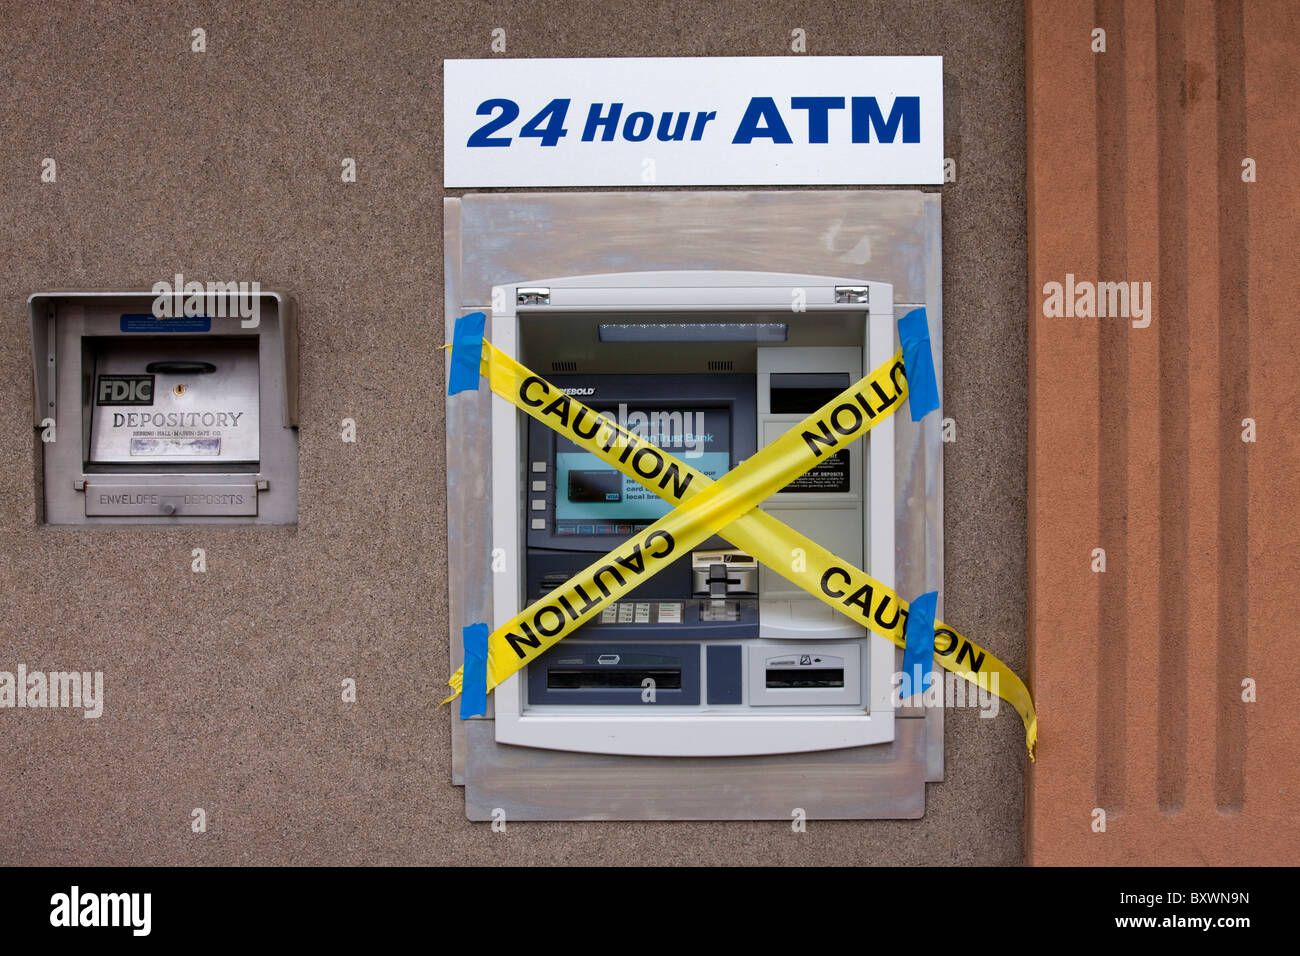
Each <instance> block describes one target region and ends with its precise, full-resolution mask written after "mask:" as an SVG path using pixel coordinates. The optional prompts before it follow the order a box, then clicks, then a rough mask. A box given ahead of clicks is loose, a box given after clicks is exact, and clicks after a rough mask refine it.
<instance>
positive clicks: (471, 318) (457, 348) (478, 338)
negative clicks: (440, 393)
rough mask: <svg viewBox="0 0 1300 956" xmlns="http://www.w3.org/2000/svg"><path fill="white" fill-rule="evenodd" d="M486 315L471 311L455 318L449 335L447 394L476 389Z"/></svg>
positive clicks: (481, 357)
mask: <svg viewBox="0 0 1300 956" xmlns="http://www.w3.org/2000/svg"><path fill="white" fill-rule="evenodd" d="M486 324H487V315H486V314H484V313H482V312H471V313H470V314H469V315H462V316H461V317H460V318H459V319H457V320H456V328H455V330H454V331H453V332H452V336H451V380H450V381H449V382H448V383H447V394H448V395H455V394H456V393H457V392H473V391H477V390H478V379H479V374H478V369H479V365H480V363H481V362H482V360H483V327H484V326H485V325H486Z"/></svg>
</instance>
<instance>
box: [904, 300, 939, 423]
mask: <svg viewBox="0 0 1300 956" xmlns="http://www.w3.org/2000/svg"><path fill="white" fill-rule="evenodd" d="M898 339H899V341H900V342H902V343H903V368H904V369H905V370H906V372H907V402H908V404H909V405H910V406H911V408H912V421H914V422H919V421H920V420H921V419H922V418H924V417H925V416H926V415H928V414H929V413H930V412H932V411H934V410H935V409H936V408H938V407H939V383H938V381H937V380H936V379H935V377H934V354H933V353H932V352H931V351H930V326H929V323H928V321H927V320H926V317H925V309H923V308H922V309H913V310H912V311H911V312H909V313H907V315H905V316H903V317H902V318H901V319H899V320H898Z"/></svg>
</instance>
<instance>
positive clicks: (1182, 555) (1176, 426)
mask: <svg viewBox="0 0 1300 956" xmlns="http://www.w3.org/2000/svg"><path fill="white" fill-rule="evenodd" d="M1183 24H1184V16H1183V3H1182V0H1161V2H1160V3H1159V4H1157V6H1156V68H1157V79H1156V143H1157V150H1158V153H1159V174H1158V186H1157V208H1158V209H1159V229H1160V265H1159V276H1160V278H1159V291H1158V294H1157V312H1156V315H1155V320H1154V321H1155V324H1156V327H1157V329H1158V335H1159V344H1160V381H1159V383H1158V389H1159V396H1160V398H1159V402H1160V492H1159V493H1160V504H1159V507H1160V572H1159V585H1160V635H1159V641H1160V656H1159V663H1158V665H1157V673H1156V674H1155V675H1153V676H1154V678H1155V685H1156V692H1157V694H1158V700H1159V703H1158V706H1157V713H1156V735H1157V741H1156V768H1155V769H1156V801H1157V803H1158V805H1159V807H1160V809H1161V811H1163V812H1164V813H1177V812H1178V811H1179V810H1181V809H1182V807H1183V804H1184V801H1185V799H1186V790H1187V701H1188V695H1187V647H1188V643H1189V634H1188V628H1187V623H1188V601H1189V592H1188V586H1187V559H1188V552H1187V545H1188V509H1189V506H1190V502H1189V496H1188V487H1189V484H1190V480H1189V474H1188V469H1189V465H1190V460H1189V447H1188V441H1189V414H1190V408H1189V402H1190V387H1189V382H1188V373H1189V368H1188V356H1189V353H1190V349H1191V341H1190V336H1189V326H1188V317H1187V310H1188V306H1189V303H1188V298H1187V261H1188V246H1187V210H1188V193H1187V189H1188V185H1187V113H1186V110H1187V87H1186V82H1187V79H1186V77H1187V58H1186V52H1185V45H1184V37H1183Z"/></svg>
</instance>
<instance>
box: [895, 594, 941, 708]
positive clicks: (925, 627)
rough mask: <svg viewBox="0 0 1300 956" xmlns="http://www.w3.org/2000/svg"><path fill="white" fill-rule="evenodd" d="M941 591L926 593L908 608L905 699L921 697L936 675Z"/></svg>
mask: <svg viewBox="0 0 1300 956" xmlns="http://www.w3.org/2000/svg"><path fill="white" fill-rule="evenodd" d="M938 603H939V592H938V591H931V592H930V593H929V594H922V595H921V596H920V597H919V598H917V599H916V600H915V601H913V602H912V604H911V606H910V607H909V608H908V609H907V630H906V635H907V643H906V644H905V645H904V647H903V685H902V687H901V690H902V694H903V699H904V700H906V699H907V698H909V697H911V696H912V695H913V694H919V693H921V691H923V690H925V688H926V687H928V686H929V684H930V681H931V679H932V678H933V676H934V673H933V672H934V610H935V607H936V606H937V605H938Z"/></svg>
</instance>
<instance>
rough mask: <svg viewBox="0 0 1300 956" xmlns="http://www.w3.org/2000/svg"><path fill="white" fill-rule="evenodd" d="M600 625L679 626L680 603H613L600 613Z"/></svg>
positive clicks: (680, 615) (680, 616)
mask: <svg viewBox="0 0 1300 956" xmlns="http://www.w3.org/2000/svg"><path fill="white" fill-rule="evenodd" d="M600 623H601V624H680V623H682V603H681V602H680V601H651V602H646V601H615V602H614V603H613V604H611V605H609V606H608V607H606V608H605V609H604V610H602V611H601V612H600Z"/></svg>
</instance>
